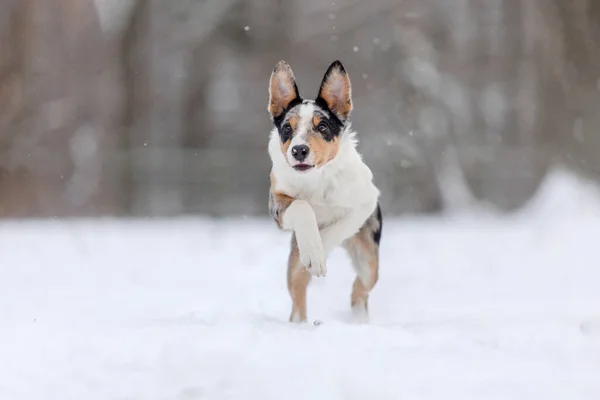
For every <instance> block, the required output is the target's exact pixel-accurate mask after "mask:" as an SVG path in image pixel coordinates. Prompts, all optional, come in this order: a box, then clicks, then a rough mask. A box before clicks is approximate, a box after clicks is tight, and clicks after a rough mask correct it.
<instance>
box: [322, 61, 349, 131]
mask: <svg viewBox="0 0 600 400" xmlns="http://www.w3.org/2000/svg"><path fill="white" fill-rule="evenodd" d="M317 98H318V99H319V98H320V99H322V100H323V101H325V103H327V106H328V107H329V109H330V110H331V111H333V112H334V113H335V115H337V117H338V118H339V119H341V120H342V121H344V120H346V119H347V118H348V116H349V115H350V112H351V111H352V87H351V85H350V78H349V77H348V73H346V70H345V69H344V66H343V65H342V63H341V62H339V61H334V62H333V63H332V64H331V65H330V66H329V68H328V69H327V72H325V76H324V77H323V81H322V82H321V88H320V89H319V96H318V97H317Z"/></svg>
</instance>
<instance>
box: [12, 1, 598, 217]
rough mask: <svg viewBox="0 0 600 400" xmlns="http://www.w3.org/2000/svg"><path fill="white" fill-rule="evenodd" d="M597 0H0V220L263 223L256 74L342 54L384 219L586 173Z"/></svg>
mask: <svg viewBox="0 0 600 400" xmlns="http://www.w3.org/2000/svg"><path fill="white" fill-rule="evenodd" d="M599 22H600V1H597V0H568V1H566V0H369V1H360V0H286V1H283V0H168V1H166V0H2V1H1V2H0V216H2V217H10V218H25V217H59V218H60V217H66V216H112V215H116V216H178V215H186V214H203V215H212V216H241V215H247V216H255V215H266V214H267V195H268V187H269V176H268V172H269V168H270V161H269V158H268V155H267V151H266V146H267V139H268V134H269V131H270V128H271V125H270V121H269V117H268V114H267V111H266V107H267V83H268V79H269V76H270V73H271V70H272V68H273V66H274V65H275V63H276V62H277V61H278V60H280V59H286V60H288V61H289V62H290V63H291V65H292V67H293V69H294V72H295V74H296V77H297V80H298V84H299V88H300V92H301V93H302V94H303V95H305V96H315V95H316V93H317V90H318V85H319V83H320V79H321V77H322V75H323V74H324V72H325V69H326V68H327V66H328V65H329V63H331V62H332V61H333V60H335V59H340V60H341V61H342V62H343V63H344V65H345V66H346V68H347V70H348V71H349V73H350V78H351V79H352V83H353V95H354V102H355V111H354V113H353V121H354V122H353V125H354V127H355V128H356V129H357V131H358V133H359V137H360V139H361V143H360V149H361V151H362V152H363V154H364V157H365V159H366V161H367V162H368V164H369V165H370V166H371V167H372V169H373V171H374V174H375V180H376V183H377V184H378V185H379V186H380V188H381V190H382V192H383V196H382V205H383V209H384V211H385V212H386V213H387V214H388V215H391V214H393V215H401V214H414V213H436V212H440V211H448V210H457V209H468V208H469V207H473V206H474V205H476V204H488V205H493V206H494V207H496V208H498V209H500V210H503V211H511V210H516V209H518V208H519V207H520V206H522V205H523V204H525V203H526V202H527V200H528V199H530V198H531V196H532V195H533V194H535V192H536V189H537V187H538V185H539V183H540V182H541V180H542V179H543V178H544V176H545V174H547V173H548V171H550V170H551V169H552V168H554V167H557V166H560V167H563V168H569V169H571V170H572V171H575V172H576V173H578V174H583V175H585V176H587V177H590V178H592V179H596V180H598V179H600V25H599Z"/></svg>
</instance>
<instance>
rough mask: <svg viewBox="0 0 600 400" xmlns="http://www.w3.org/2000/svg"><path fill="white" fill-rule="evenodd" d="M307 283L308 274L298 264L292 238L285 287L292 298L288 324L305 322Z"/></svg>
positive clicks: (295, 243) (298, 257) (296, 245)
mask: <svg viewBox="0 0 600 400" xmlns="http://www.w3.org/2000/svg"><path fill="white" fill-rule="evenodd" d="M309 282H310V272H308V270H307V269H306V268H305V267H304V266H303V265H302V264H301V263H300V252H299V251H298V244H297V242H296V237H295V236H293V237H292V246H291V250H290V256H289V259H288V270H287V286H288V291H289V292H290V296H291V297H292V312H291V314H290V322H306V288H307V287H308V283H309Z"/></svg>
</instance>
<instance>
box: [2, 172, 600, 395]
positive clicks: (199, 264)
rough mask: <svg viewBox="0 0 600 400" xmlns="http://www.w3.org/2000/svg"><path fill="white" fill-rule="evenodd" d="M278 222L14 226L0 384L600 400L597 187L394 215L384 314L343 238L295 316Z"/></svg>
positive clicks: (5, 246)
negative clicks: (495, 206) (361, 300)
mask: <svg viewBox="0 0 600 400" xmlns="http://www.w3.org/2000/svg"><path fill="white" fill-rule="evenodd" d="M288 242H289V238H288V235H286V234H285V233H281V232H279V231H278V230H277V229H276V228H275V227H274V225H273V224H272V223H271V222H270V221H263V220H258V221H256V220H238V221H234V220H231V221H226V222H218V221H210V220H201V219H197V220H176V221H154V222H111V221H106V222H101V223H100V222H90V221H78V222H69V223H66V222H61V223H59V222H47V223H27V224H18V223H3V224H0V268H1V275H0V399H1V400H20V399H23V400H38V399H39V400H42V399H43V400H71V399H73V400H75V399H77V400H113V399H115V400H116V399H120V400H125V399H128V400H133V399H136V400H138V399H139V400H154V399H173V400H175V399H182V400H192V399H214V400H218V399H244V400H245V399H257V400H259V399H260V400H271V399H273V400H284V399H285V400H295V399H298V400H300V399H307V400H308V399H309V400H321V399H323V400H337V399H366V400H378V399H394V400H397V399H427V400H430V399H460V400H465V399H478V400H500V399H502V400H506V399H523V400H537V399H539V400H542V399H543V400H549V399H560V400H567V399H569V400H576V399H586V400H587V399H589V400H598V399H600V262H599V260H598V257H599V256H598V254H599V249H600V195H599V194H598V193H597V191H596V190H595V189H594V188H592V187H590V186H589V185H588V184H587V183H585V182H581V181H578V180H575V179H574V178H571V177H570V176H568V175H566V174H563V173H556V174H554V175H552V176H551V178H550V179H549V180H548V181H546V182H545V184H544V185H543V187H542V188H541V190H540V192H539V193H538V195H537V196H536V198H535V199H533V200H532V202H531V203H530V204H528V205H527V207H526V208H525V209H524V210H522V211H521V212H519V213H518V214H516V215H512V216H508V217H496V216H494V215H492V214H489V213H481V214H478V215H475V214H473V215H462V216H456V217H444V218H435V219H433V218H431V219H406V220H395V221H392V220H390V219H387V220H385V221H384V232H383V239H382V248H381V274H380V281H379V283H378V285H377V286H376V288H375V290H374V292H373V293H372V296H371V303H370V309H371V321H370V323H369V324H365V325H359V324H355V323H352V322H351V321H350V320H349V318H348V316H349V311H348V309H349V295H350V286H351V282H352V280H353V274H352V271H351V268H350V266H349V261H348V259H347V258H346V255H345V254H344V253H343V251H341V250H336V251H334V252H333V253H332V254H331V256H330V258H329V262H328V265H329V274H328V276H327V277H326V278H324V279H316V280H314V281H313V284H312V285H311V286H310V288H309V302H308V313H309V319H310V321H314V320H319V321H322V322H323V324H321V325H319V326H315V325H313V324H311V323H309V324H304V325H291V324H289V323H288V322H287V318H288V315H289V312H290V300H289V296H288V293H287V289H286V285H285V274H286V267H285V264H286V257H287V251H288V249H287V246H288Z"/></svg>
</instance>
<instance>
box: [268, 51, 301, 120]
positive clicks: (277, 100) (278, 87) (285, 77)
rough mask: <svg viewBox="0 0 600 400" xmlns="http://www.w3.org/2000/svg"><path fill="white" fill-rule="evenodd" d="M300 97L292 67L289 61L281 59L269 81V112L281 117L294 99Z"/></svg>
mask: <svg viewBox="0 0 600 400" xmlns="http://www.w3.org/2000/svg"><path fill="white" fill-rule="evenodd" d="M299 98H300V93H299V92H298V87H297V86H296V78H294V73H293V72H292V68H291V67H290V66H289V64H288V63H287V62H285V61H283V60H281V61H279V62H278V63H277V65H276V66H275V69H274V70H273V73H272V74H271V81H270V83H269V107H268V110H269V113H270V114H271V116H272V117H273V118H276V117H279V116H280V115H281V114H282V113H283V111H284V110H285V109H286V108H287V107H288V106H289V105H290V103H291V102H292V101H294V100H296V99H299Z"/></svg>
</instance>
